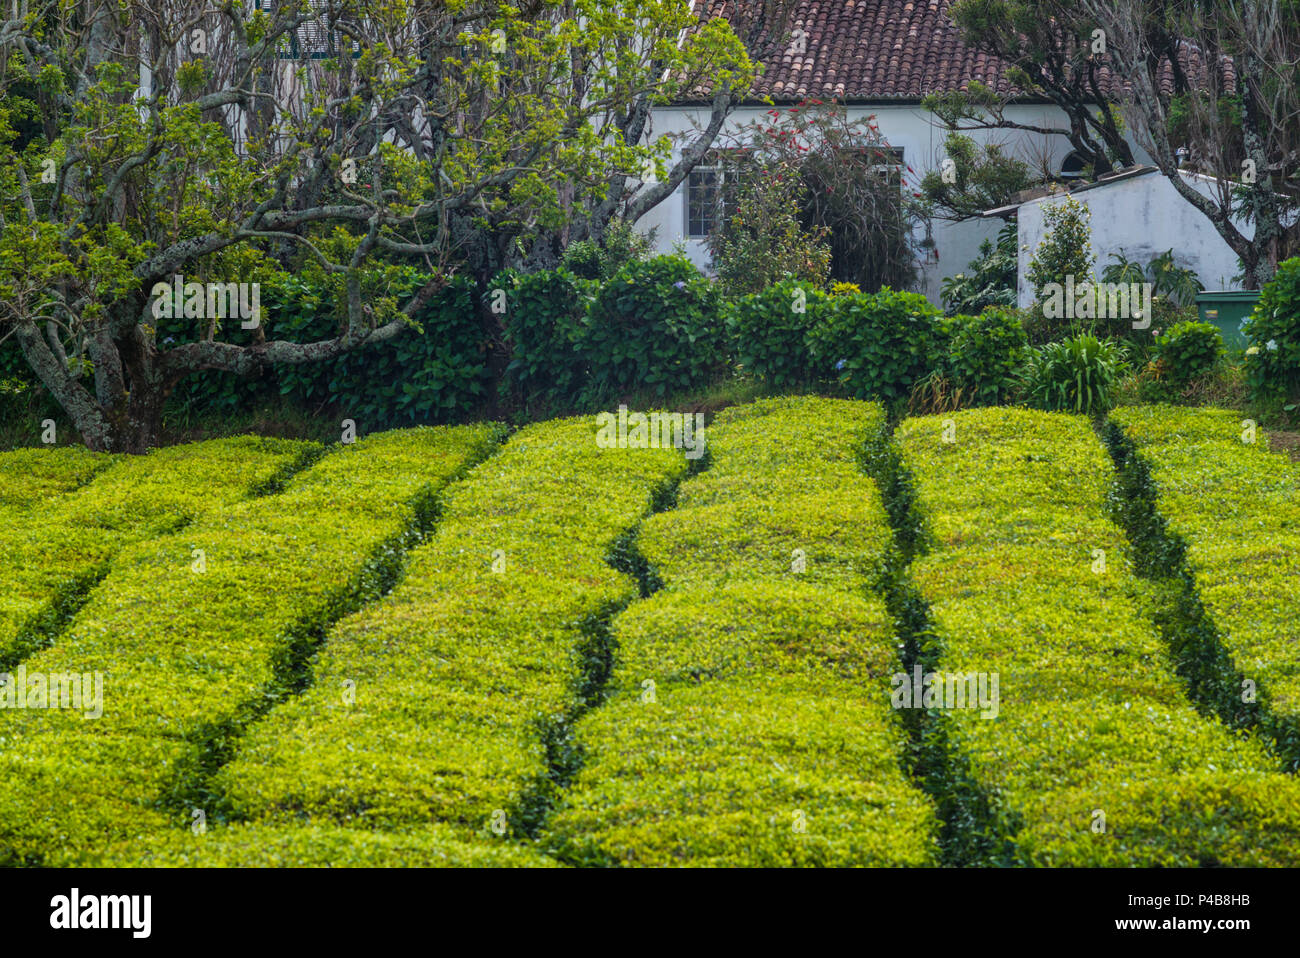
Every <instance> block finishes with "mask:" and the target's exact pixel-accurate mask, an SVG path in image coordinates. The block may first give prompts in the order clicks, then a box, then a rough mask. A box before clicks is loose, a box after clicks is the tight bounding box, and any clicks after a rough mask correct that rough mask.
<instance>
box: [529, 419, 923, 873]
mask: <svg viewBox="0 0 1300 958" xmlns="http://www.w3.org/2000/svg"><path fill="white" fill-rule="evenodd" d="M881 424H882V413H881V410H880V408H879V407H878V406H875V405H872V404H866V403H854V402H847V401H835V400H823V399H794V400H790V399H782V400H773V401H765V402H760V403H756V404H752V405H747V406H743V407H731V408H730V409H727V410H724V411H723V412H722V413H721V414H720V415H719V416H718V418H717V421H716V423H715V424H714V426H713V427H711V429H710V430H709V433H708V449H709V454H710V457H711V464H710V466H709V468H708V469H707V470H706V471H704V472H703V473H701V474H700V475H698V476H697V477H695V478H693V479H691V480H690V481H688V482H686V483H684V484H683V486H682V488H681V489H680V490H679V496H678V504H677V507H676V508H675V509H672V510H670V511H666V512H663V513H660V514H658V515H656V516H654V517H653V518H651V519H650V520H648V521H647V522H646V523H645V524H644V525H643V527H642V529H641V530H640V534H639V536H638V539H637V549H638V551H639V553H640V555H641V557H642V559H643V560H644V561H645V562H646V563H647V565H648V573H647V578H648V579H650V580H657V581H659V582H661V583H662V584H663V586H664V588H663V589H662V590H661V591H658V592H656V593H655V594H654V595H652V596H651V597H650V598H649V599H648V600H646V601H643V602H639V603H637V604H635V605H633V606H632V607H631V608H630V609H629V610H628V611H626V612H624V613H623V614H622V615H620V616H619V617H618V618H617V619H616V620H615V623H614V627H613V635H614V638H615V640H616V643H617V653H616V659H615V663H614V669H613V681H612V684H611V687H610V691H609V695H608V698H607V701H606V702H605V703H604V704H603V705H601V706H600V707H598V708H595V709H593V710H592V711H590V712H589V713H587V715H586V716H585V717H584V718H583V719H582V721H581V722H580V723H579V725H578V738H579V741H580V742H581V743H582V747H583V749H584V751H585V754H586V756H587V759H586V763H585V765H584V767H583V768H582V769H581V771H580V772H579V773H578V775H577V777H576V780H575V781H574V783H573V785H572V787H571V788H570V789H568V790H566V791H565V792H563V793H562V795H561V798H560V804H559V807H558V809H557V812H556V814H555V815H554V816H553V818H552V820H551V822H550V828H549V832H548V833H547V835H546V837H545V839H544V840H545V842H546V844H547V846H548V847H549V848H550V849H551V850H553V851H554V853H555V854H557V855H558V856H559V857H560V858H561V859H562V860H564V861H566V862H570V863H574V864H599V865H609V864H620V865H649V866H657V865H751V866H757V865H778V866H779V865H814V864H816V865H924V864H933V863H934V862H935V861H936V860H937V845H936V841H935V834H936V831H937V826H936V821H935V816H934V811H933V808H932V807H931V805H930V803H929V802H928V801H927V800H926V798H925V797H924V795H922V793H921V792H920V791H919V790H918V789H916V788H915V787H914V786H913V785H912V784H911V783H910V782H909V781H908V780H907V778H906V776H905V775H904V773H903V771H902V768H901V755H902V750H903V748H904V742H905V737H904V734H903V732H902V728H901V725H900V724H899V723H897V722H895V721H893V717H892V716H891V714H890V707H889V701H890V695H889V681H888V677H889V675H890V674H891V673H892V672H894V671H895V670H896V667H897V666H896V661H895V656H894V652H893V637H892V628H891V623H890V621H889V616H888V614H887V612H886V609H885V607H884V604H883V603H882V602H881V601H880V600H879V599H877V598H875V597H873V596H872V595H871V590H872V589H873V587H874V586H875V585H876V584H877V577H878V575H879V573H880V570H881V568H882V564H883V561H884V554H885V551H886V549H887V548H888V547H889V544H890V541H891V540H890V533H889V529H888V525H887V520H886V517H885V514H884V510H883V507H882V504H881V501H880V496H879V494H878V492H877V490H876V488H875V486H874V484H873V483H872V482H871V481H870V480H869V479H868V478H866V476H865V475H864V474H863V473H862V471H861V468H860V465H859V454H860V451H861V448H862V446H863V443H864V442H865V440H866V439H867V437H868V436H869V435H871V434H872V433H874V432H876V431H878V430H879V429H880V427H881Z"/></svg>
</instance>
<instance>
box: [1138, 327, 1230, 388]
mask: <svg viewBox="0 0 1300 958" xmlns="http://www.w3.org/2000/svg"><path fill="white" fill-rule="evenodd" d="M1223 354H1224V347H1223V337H1222V336H1221V335H1219V330H1218V327H1216V326H1215V325H1214V324H1213V323H1200V322H1195V323H1178V324H1176V325H1174V326H1172V327H1170V328H1169V330H1168V331H1166V332H1164V333H1162V334H1161V335H1159V336H1157V337H1156V345H1155V361H1156V362H1157V363H1158V364H1159V366H1160V369H1161V371H1162V372H1163V373H1164V375H1165V378H1166V379H1168V380H1169V381H1170V382H1171V383H1173V384H1174V385H1184V384H1186V383H1188V382H1189V381H1191V380H1193V379H1196V378H1198V377H1200V376H1203V375H1205V374H1206V373H1208V372H1209V371H1210V370H1211V369H1213V368H1214V366H1215V364H1216V363H1217V362H1218V361H1219V360H1220V359H1221V358H1222V356H1223Z"/></svg>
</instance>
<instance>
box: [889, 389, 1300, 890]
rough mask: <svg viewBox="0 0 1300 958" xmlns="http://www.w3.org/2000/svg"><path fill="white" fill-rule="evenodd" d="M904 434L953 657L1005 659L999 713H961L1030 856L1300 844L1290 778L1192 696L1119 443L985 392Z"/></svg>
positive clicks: (1299, 799)
mask: <svg viewBox="0 0 1300 958" xmlns="http://www.w3.org/2000/svg"><path fill="white" fill-rule="evenodd" d="M946 419H951V420H952V421H953V423H954V424H955V427H956V430H955V434H954V435H953V438H955V442H945V441H944V433H945V429H944V422H945V420H946ZM899 441H900V444H901V448H902V451H903V456H904V461H905V464H906V466H907V467H908V468H909V469H910V471H911V473H912V475H913V477H914V481H915V487H916V492H917V505H918V507H919V509H920V510H921V512H922V514H923V515H924V516H925V517H926V518H927V535H926V538H927V540H928V542H929V544H930V551H929V552H928V554H926V555H924V556H922V557H921V558H918V559H917V560H916V561H915V562H914V563H913V565H912V573H913V576H914V579H915V582H916V585H917V587H918V588H919V590H920V592H921V594H922V595H923V596H924V598H925V600H927V601H928V602H929V604H930V606H931V612H932V617H933V622H934V628H935V631H936V635H937V640H938V642H939V643H940V648H941V650H942V658H941V667H942V668H943V669H944V670H945V671H957V672H989V673H992V672H997V673H998V674H999V676H1000V699H1001V701H1000V711H999V714H998V716H997V717H996V718H995V719H983V718H981V717H980V716H979V714H978V713H977V712H973V711H970V710H964V709H957V710H953V711H952V712H951V713H948V714H949V715H950V716H951V719H952V721H951V726H952V729H953V740H954V743H955V745H956V747H957V748H958V749H959V751H960V752H961V753H963V754H964V755H965V756H966V757H967V758H968V759H969V762H970V768H971V772H972V774H973V776H974V777H975V779H976V781H977V782H978V783H979V785H980V786H981V788H982V789H984V790H985V791H987V792H988V794H990V795H991V796H992V797H993V800H994V804H995V807H996V808H998V809H999V810H1000V814H1001V818H1002V821H1003V823H1004V827H1005V828H1006V830H1007V832H1008V833H1009V834H1010V836H1011V837H1012V839H1013V841H1014V843H1015V846H1016V853H1015V855H1016V858H1017V859H1018V860H1019V861H1020V862H1021V863H1023V864H1035V865H1127V866H1134V865H1140V866H1146V865H1179V866H1188V865H1198V864H1223V865H1295V864H1297V863H1300V844H1298V843H1297V841H1296V838H1297V836H1300V789H1297V785H1296V782H1295V780H1294V779H1292V778H1290V777H1289V776H1286V775H1283V774H1281V773H1279V772H1277V771H1276V768H1277V765H1276V761H1275V760H1274V759H1273V758H1272V757H1271V756H1270V755H1269V753H1268V752H1267V751H1266V750H1265V748H1264V747H1263V746H1262V745H1261V744H1260V743H1259V742H1258V741H1257V740H1254V739H1245V738H1240V737H1237V736H1235V735H1233V734H1232V733H1230V732H1229V731H1228V730H1226V729H1225V728H1224V727H1223V726H1222V725H1221V724H1219V723H1218V722H1217V721H1215V720H1211V719H1207V718H1205V717H1203V716H1202V715H1200V714H1199V713H1198V712H1197V711H1196V710H1195V709H1193V708H1192V707H1191V706H1190V705H1189V704H1188V703H1187V701H1186V697H1185V693H1184V690H1183V686H1182V684H1181V682H1180V681H1179V680H1178V679H1177V678H1176V676H1175V674H1174V666H1173V663H1172V662H1171V661H1170V660H1169V658H1168V655H1167V653H1166V650H1165V647H1164V646H1163V644H1162V642H1161V640H1160V639H1159V637H1158V636H1157V634H1156V631H1155V627H1154V626H1153V624H1152V623H1151V621H1150V620H1149V618H1148V617H1147V614H1146V613H1147V610H1148V609H1149V608H1150V606H1149V604H1148V603H1147V602H1146V601H1144V600H1143V598H1142V596H1143V588H1144V587H1143V585H1142V583H1141V582H1140V580H1138V579H1137V578H1136V577H1135V576H1134V575H1133V574H1132V572H1131V569H1130V558H1129V554H1128V546H1127V543H1126V541H1125V540H1124V537H1123V536H1122V534H1121V533H1120V531H1119V530H1118V529H1117V528H1116V527H1115V526H1114V525H1112V524H1111V522H1110V521H1109V519H1108V518H1107V517H1106V512H1105V508H1104V502H1105V498H1106V494H1107V489H1108V485H1109V479H1110V465H1109V459H1108V457H1107V455H1106V452H1105V450H1104V449H1103V447H1102V445H1101V443H1100V441H1099V440H1098V439H1097V437H1096V435H1095V434H1094V433H1093V431H1092V429H1091V427H1090V425H1089V422H1088V420H1087V419H1085V418H1082V417H1073V416H1067V415H1062V414H1052V413H1037V412H1031V411H1027V410H1013V409H990V410H979V411H971V412H963V413H956V414H952V415H951V416H949V417H942V418H940V417H927V418H922V419H911V420H906V421H905V422H903V423H902V425H901V426H900V428H899ZM1094 550H1102V551H1103V552H1104V560H1105V570H1104V571H1094V569H1095V568H1100V567H1099V566H1098V565H1097V563H1098V559H1099V556H1098V554H1097V553H1096V552H1095V551H1094ZM1225 797H1227V798H1231V801H1232V805H1231V806H1229V807H1226V808H1224V807H1221V806H1220V805H1219V804H1218V803H1219V802H1220V801H1221V800H1223V799H1224V798H1225ZM1098 811H1100V812H1101V813H1103V814H1104V816H1105V830H1104V832H1097V831H1094V823H1095V822H1097V821H1098V819H1097V818H1096V817H1095V813H1096V812H1098ZM1216 816H1221V819H1222V822H1223V823H1230V824H1218V823H1214V820H1215V819H1216ZM1212 823H1214V824H1212ZM1230 831H1231V834H1229V832H1230Z"/></svg>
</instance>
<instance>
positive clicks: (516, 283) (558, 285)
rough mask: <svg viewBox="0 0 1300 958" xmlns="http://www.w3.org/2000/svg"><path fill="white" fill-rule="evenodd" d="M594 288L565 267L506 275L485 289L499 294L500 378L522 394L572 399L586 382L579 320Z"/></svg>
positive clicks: (499, 277)
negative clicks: (507, 354)
mask: <svg viewBox="0 0 1300 958" xmlns="http://www.w3.org/2000/svg"><path fill="white" fill-rule="evenodd" d="M596 289H597V284H596V283H595V281H592V280H585V279H580V278H579V277H577V276H575V275H574V274H573V273H571V272H569V271H568V270H566V269H556V270H543V271H541V272H537V273H516V272H514V271H508V272H505V273H502V274H499V275H498V276H497V277H495V278H494V279H493V281H492V284H491V285H490V286H489V289H488V296H489V298H490V299H491V298H493V297H494V294H495V293H496V292H497V290H503V291H504V292H505V305H506V311H505V326H506V332H507V334H508V335H509V337H510V344H511V361H510V365H509V366H508V367H507V368H506V376H507V377H508V378H509V380H510V382H511V383H512V384H514V385H515V386H517V387H518V388H519V389H520V391H521V392H522V393H523V394H524V396H526V397H528V398H538V399H542V400H544V401H548V402H556V401H559V400H562V399H564V398H566V397H571V396H573V395H575V394H576V393H577V392H578V390H579V389H581V388H582V386H583V385H585V383H586V379H587V364H586V361H585V359H584V357H583V356H582V354H581V352H580V351H579V343H580V342H581V339H582V335H583V319H584V317H585V316H586V314H587V309H588V308H589V306H590V304H591V301H592V299H593V298H594V296H595V293H596Z"/></svg>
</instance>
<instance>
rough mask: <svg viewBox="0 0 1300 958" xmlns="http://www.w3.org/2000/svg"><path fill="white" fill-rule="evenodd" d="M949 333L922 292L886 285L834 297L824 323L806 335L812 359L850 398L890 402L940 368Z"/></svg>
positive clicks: (900, 397)
mask: <svg viewBox="0 0 1300 958" xmlns="http://www.w3.org/2000/svg"><path fill="white" fill-rule="evenodd" d="M948 341H949V330H948V324H947V323H946V322H945V321H944V319H943V314H942V313H941V312H940V311H939V310H938V309H937V308H935V307H934V306H933V305H931V303H930V302H929V300H927V299H926V298H925V297H924V296H922V295H921V294H920V293H905V292H899V291H896V290H892V289H890V288H889V287H885V288H884V289H882V290H880V292H878V293H873V294H870V295H863V294H858V295H848V296H834V297H832V298H831V299H830V301H829V304H828V309H827V310H826V320H825V322H822V323H819V324H818V325H817V326H815V327H813V328H812V329H811V330H810V332H809V345H810V350H811V353H812V357H813V360H814V361H815V362H816V363H817V364H818V366H819V367H820V368H821V369H829V370H834V371H835V374H836V375H837V376H838V378H839V381H840V383H841V384H843V386H844V387H845V389H846V390H847V392H848V393H849V395H851V396H854V397H855V398H859V399H865V398H874V399H880V400H882V401H885V402H893V401H895V400H901V399H905V398H907V396H908V394H909V393H910V392H911V389H912V386H913V385H915V384H916V383H917V382H918V381H920V380H921V379H922V378H924V377H925V376H926V375H927V374H928V373H930V372H932V371H933V370H935V369H938V368H940V367H942V366H943V365H944V364H945V363H946V362H947V358H948Z"/></svg>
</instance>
